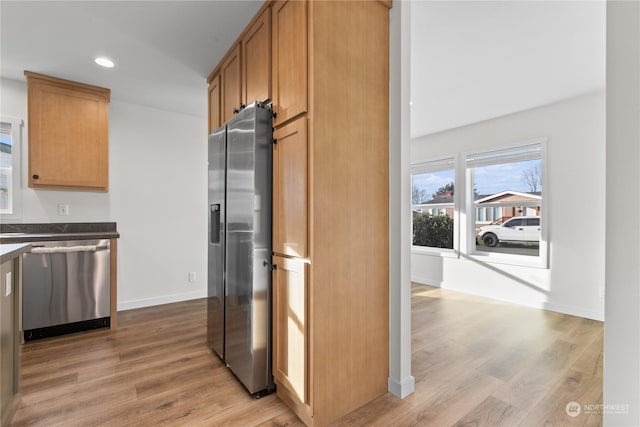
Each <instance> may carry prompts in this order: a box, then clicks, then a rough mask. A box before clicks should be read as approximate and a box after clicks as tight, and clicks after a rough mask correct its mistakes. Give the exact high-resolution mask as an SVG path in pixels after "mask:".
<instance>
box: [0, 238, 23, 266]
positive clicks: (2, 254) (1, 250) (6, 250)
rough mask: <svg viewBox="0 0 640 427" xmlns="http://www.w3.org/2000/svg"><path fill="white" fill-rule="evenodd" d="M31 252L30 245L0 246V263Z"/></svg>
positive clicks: (13, 244)
mask: <svg viewBox="0 0 640 427" xmlns="http://www.w3.org/2000/svg"><path fill="white" fill-rule="evenodd" d="M30 250H31V244H29V243H12V244H4V243H3V244H1V245H0V263H5V262H7V261H10V260H12V259H14V258H16V257H18V256H20V255H22V254H23V253H25V252H29V251H30Z"/></svg>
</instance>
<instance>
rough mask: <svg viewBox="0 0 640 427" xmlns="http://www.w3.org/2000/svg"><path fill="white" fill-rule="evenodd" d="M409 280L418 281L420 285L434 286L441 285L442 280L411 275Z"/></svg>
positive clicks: (438, 286) (439, 286)
mask: <svg viewBox="0 0 640 427" xmlns="http://www.w3.org/2000/svg"><path fill="white" fill-rule="evenodd" d="M411 281H412V282H414V283H419V284H421V285H429V286H435V287H436V288H441V287H442V281H440V280H434V279H428V278H426V277H420V276H411Z"/></svg>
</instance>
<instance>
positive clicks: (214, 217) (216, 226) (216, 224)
mask: <svg viewBox="0 0 640 427" xmlns="http://www.w3.org/2000/svg"><path fill="white" fill-rule="evenodd" d="M220 232H221V227H220V203H216V204H213V205H211V243H214V244H220Z"/></svg>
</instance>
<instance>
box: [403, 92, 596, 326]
mask: <svg viewBox="0 0 640 427" xmlns="http://www.w3.org/2000/svg"><path fill="white" fill-rule="evenodd" d="M534 137H548V142H547V163H546V164H545V165H544V167H545V168H546V174H547V175H546V176H547V179H548V185H547V193H546V194H545V195H544V205H545V209H546V210H547V215H548V217H547V226H548V232H549V234H548V236H549V241H550V246H549V266H550V268H549V269H543V268H535V267H523V266H513V265H504V264H496V263H491V264H489V263H480V262H476V261H471V260H468V259H463V258H460V259H455V258H440V257H437V256H431V255H425V254H419V253H415V252H414V253H412V255H411V275H412V280H414V281H417V282H420V283H427V284H431V285H437V286H442V287H446V288H449V289H455V290H460V291H463V292H469V293H474V294H478V295H483V296H487V297H491V298H496V299H500V300H505V301H511V302H516V303H520V304H526V305H530V306H534V307H544V308H547V309H550V310H555V311H559V312H563V313H568V314H574V315H578V316H583V317H588V318H592V319H597V320H603V319H604V300H603V298H602V297H601V292H602V290H603V287H604V238H605V220H604V212H605V204H604V200H605V97H604V93H603V92H600V93H596V94H591V95H586V96H582V97H578V98H573V99H570V100H567V101H563V102H560V103H556V104H552V105H548V106H545V107H541V108H536V109H533V110H529V111H525V112H521V113H516V114H512V115H508V116H505V117H501V118H497V119H493V120H488V121H485V122H481V123H477V124H474V125H469V126H465V127H461V128H457V129H454V130H451V131H447V132H442V133H438V134H433V135H428V136H424V137H421V138H416V139H414V140H412V146H411V160H412V162H420V161H425V160H429V159H431V158H434V157H435V158H437V157H439V156H445V155H449V154H455V153H457V152H460V151H465V150H472V149H479V148H483V147H491V146H495V145H501V144H508V143H513V142H518V141H525V140H528V139H531V138H534Z"/></svg>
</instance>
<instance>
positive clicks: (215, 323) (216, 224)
mask: <svg viewBox="0 0 640 427" xmlns="http://www.w3.org/2000/svg"><path fill="white" fill-rule="evenodd" d="M225 170H226V128H224V127H222V128H219V129H216V130H215V131H213V133H212V134H211V135H210V136H209V171H208V175H209V176H208V180H209V184H208V188H209V230H208V233H207V236H208V238H207V241H208V242H209V243H208V246H209V247H208V251H207V252H208V255H207V256H208V277H207V288H208V289H207V296H208V298H207V341H208V342H209V346H211V348H213V350H214V351H215V352H216V353H218V356H220V357H222V358H223V359H224V256H225V255H224V253H225V234H226V233H225V186H226V183H225V181H226V172H225Z"/></svg>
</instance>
